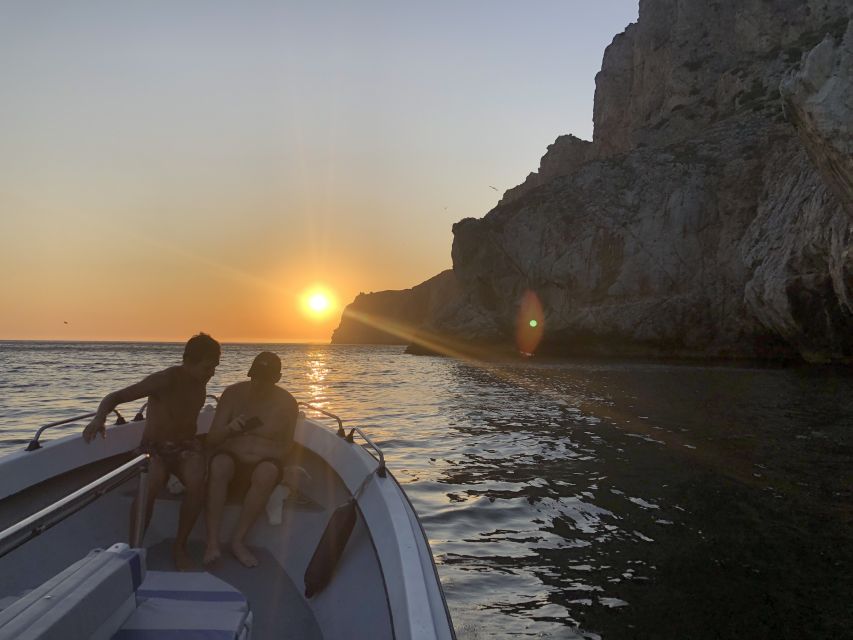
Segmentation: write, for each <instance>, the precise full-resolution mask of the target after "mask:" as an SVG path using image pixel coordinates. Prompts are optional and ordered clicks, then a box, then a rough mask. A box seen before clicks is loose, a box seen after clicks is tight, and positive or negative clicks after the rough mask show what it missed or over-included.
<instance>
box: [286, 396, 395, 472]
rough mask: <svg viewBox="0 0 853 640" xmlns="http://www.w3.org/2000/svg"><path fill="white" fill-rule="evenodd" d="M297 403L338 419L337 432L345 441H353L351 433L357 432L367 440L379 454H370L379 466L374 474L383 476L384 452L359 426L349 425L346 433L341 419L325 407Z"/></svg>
mask: <svg viewBox="0 0 853 640" xmlns="http://www.w3.org/2000/svg"><path fill="white" fill-rule="evenodd" d="M297 404H298V405H299V406H300V407H306V408H308V409H311V410H312V411H316V412H318V413H322V414H323V415H324V416H328V417H329V418H334V419H335V420H337V421H338V432H337V433H338V436H339V437H341V438H344V439H345V440H346V441H347V442H355V438H354V437H353V434H354V433H358V435H360V436H361V437H362V438H363V439H364V441H365V442H367V444H368V445H370V448H371V449H373V450H374V451H375V452H376V453H377V454H379V457H378V458H377V457H376V456H374V455H373V454H372V453H371V454H370V455H371V457H372V458H373V459H374V460H376V461H377V462H378V463H379V466H378V467H377V469H376V475H378V476H379V477H381V478H384V477H385V454H384V453H382V449H380V448H379V447H378V446H377V444H376V443H375V442H373V440H371V439H370V438H369V437H368V436H367V434H365V433H364V431H362V430H361V429H360V428H359V427H349V430H350V432H349V434H347V433H346V432H345V431H344V423H343V420H341V419H340V418H339V417H338V416H336V415H335V414H334V413H331V412H329V411H326V410H325V409H321V408H320V407H315V406H314V405H312V404H309V403H307V402H298V403H297ZM368 453H369V452H368Z"/></svg>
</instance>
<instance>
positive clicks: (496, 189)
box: [489, 185, 500, 192]
mask: <svg viewBox="0 0 853 640" xmlns="http://www.w3.org/2000/svg"><path fill="white" fill-rule="evenodd" d="M489 186H490V187H491V188H492V189H494V190H495V191H498V192H500V189H498V188H497V187H492V185H489Z"/></svg>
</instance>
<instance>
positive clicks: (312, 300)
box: [302, 287, 335, 319]
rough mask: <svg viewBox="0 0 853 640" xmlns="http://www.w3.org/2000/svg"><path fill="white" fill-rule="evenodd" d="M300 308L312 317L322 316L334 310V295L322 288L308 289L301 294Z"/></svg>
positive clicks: (318, 317)
mask: <svg viewBox="0 0 853 640" xmlns="http://www.w3.org/2000/svg"><path fill="white" fill-rule="evenodd" d="M302 309H303V311H304V312H305V313H306V315H308V316H310V317H312V318H316V319H320V318H324V317H326V316H327V315H328V314H329V313H331V312H333V311H334V310H335V299H334V296H333V295H332V294H331V293H329V291H328V290H326V289H324V288H320V287H316V288H313V289H310V290H308V291H306V292H305V293H304V294H303V295H302Z"/></svg>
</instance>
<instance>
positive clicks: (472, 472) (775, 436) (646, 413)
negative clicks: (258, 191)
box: [0, 342, 853, 639]
mask: <svg viewBox="0 0 853 640" xmlns="http://www.w3.org/2000/svg"><path fill="white" fill-rule="evenodd" d="M261 349H270V350H273V351H275V352H277V353H278V354H279V355H280V356H281V357H282V360H283V363H284V373H283V378H282V384H283V385H284V386H286V387H287V388H288V389H289V390H290V391H292V392H293V393H294V395H296V396H297V398H298V399H300V400H305V401H309V402H312V403H315V404H318V405H320V406H323V407H325V408H327V409H328V410H330V411H332V412H334V413H336V414H338V415H340V416H342V417H343V418H345V420H346V421H347V422H350V423H352V424H355V425H359V426H361V427H364V428H366V430H367V432H368V433H369V434H372V435H373V436H374V437H375V439H376V440H377V441H379V442H380V443H381V445H382V446H383V448H384V450H385V451H386V455H387V458H388V461H389V465H390V467H391V469H392V471H393V472H394V474H395V475H396V476H397V478H398V479H399V480H400V482H401V483H403V484H404V486H405V488H406V491H407V492H408V494H409V496H410V497H411V499H412V501H413V503H414V504H415V507H416V508H417V510H418V513H419V514H420V516H421V519H422V521H423V524H424V527H425V528H426V531H427V533H428V535H429V538H430V543H431V544H432V549H433V552H434V554H435V558H436V561H437V563H438V568H439V573H440V575H441V579H442V582H443V584H444V589H445V593H446V595H447V599H448V602H449V605H450V608H451V611H452V614H453V617H454V622H455V625H456V629H457V633H458V634H459V636H460V638H465V639H470V638H492V637H536V638H597V637H603V638H735V637H737V638H744V637H748V638H764V637H773V638H803V637H809V638H811V637H815V638H829V637H832V638H840V637H853V632H851V629H853V624H852V623H853V607H851V596H853V550H852V549H851V547H853V535H851V534H853V500H851V487H853V472H852V471H851V470H853V464H851V463H852V462H853V374H852V373H851V372H850V371H849V370H846V371H844V370H825V369H775V370H773V369H771V370H768V369H749V368H732V367H699V366H685V365H672V366H670V365H661V364H639V363H601V362H598V363H591V362H546V363H541V362H534V361H526V362H512V363H505V364H492V365H488V366H478V365H475V364H470V363H465V362H459V361H454V360H450V359H442V358H432V357H415V356H407V355H405V354H403V353H402V348H400V347H374V346H330V345H226V346H225V347H224V351H223V356H222V364H221V366H220V367H219V369H218V371H217V374H216V376H215V377H214V379H213V380H212V381H211V383H210V384H209V386H208V389H209V391H211V392H214V393H219V392H220V391H221V390H222V388H223V387H225V386H226V385H228V384H230V383H233V382H236V381H238V380H242V379H245V371H246V369H247V368H248V366H249V363H250V362H251V359H252V357H253V356H254V355H255V354H256V353H257V352H258V351H259V350H261ZM180 353H181V346H180V345H172V344H126V343H122V344H95V343H84V344H79V343H77V344H75V343H32V342H31V343H21V342H17V343H10V342H5V343H4V342H0V455H2V454H3V453H7V452H9V451H14V450H17V449H19V448H21V447H23V446H24V445H25V444H26V442H27V441H28V439H29V437H30V436H31V434H32V432H33V431H34V429H35V428H36V427H37V426H38V425H40V424H43V423H45V422H50V421H53V420H56V419H59V418H62V417H69V416H73V415H76V414H79V413H86V412H89V411H93V410H94V409H95V407H96V406H97V403H98V401H99V400H100V398H101V397H102V396H103V395H104V394H105V393H107V392H108V391H111V390H113V389H116V388H118V387H121V386H124V385H126V384H130V383H132V382H135V381H137V380H138V379H139V378H140V377H141V376H142V375H143V374H147V373H150V372H153V371H156V370H158V369H160V368H162V367H165V366H168V365H171V364H176V363H178V362H179V361H180ZM136 409H137V406H135V405H134V406H132V407H130V408H129V409H128V410H127V411H126V413H128V414H130V415H129V416H128V417H132V415H133V413H135V410H136ZM79 429H80V425H77V426H69V427H60V428H57V429H55V430H54V431H52V432H48V433H49V434H51V435H52V436H53V437H57V436H59V435H63V434H65V433H69V432H77V431H79Z"/></svg>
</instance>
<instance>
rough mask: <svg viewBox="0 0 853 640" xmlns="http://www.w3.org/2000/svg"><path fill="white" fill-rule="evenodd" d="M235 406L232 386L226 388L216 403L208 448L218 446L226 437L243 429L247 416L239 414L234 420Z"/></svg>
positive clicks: (208, 436) (207, 439)
mask: <svg viewBox="0 0 853 640" xmlns="http://www.w3.org/2000/svg"><path fill="white" fill-rule="evenodd" d="M234 407H235V397H234V392H233V391H232V390H231V389H230V388H228V389H225V391H223V392H222V396H221V397H220V398H219V402H217V403H216V413H215V414H214V416H213V422H212V423H211V424H210V431H208V432H207V438H206V439H205V444H206V445H207V447H208V448H210V449H214V448H216V447H218V446H219V445H220V444H222V443H223V442H224V441H225V439H226V438H228V437H229V436H231V435H232V434H235V433H239V432H240V431H242V430H243V423H244V422H245V421H246V416H242V415H241V416H237V417H236V418H234V419H233V420H232V417H231V416H232V414H233V413H234Z"/></svg>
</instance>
